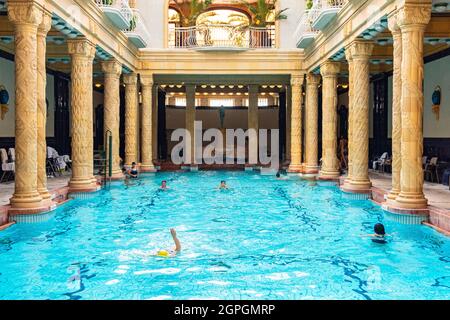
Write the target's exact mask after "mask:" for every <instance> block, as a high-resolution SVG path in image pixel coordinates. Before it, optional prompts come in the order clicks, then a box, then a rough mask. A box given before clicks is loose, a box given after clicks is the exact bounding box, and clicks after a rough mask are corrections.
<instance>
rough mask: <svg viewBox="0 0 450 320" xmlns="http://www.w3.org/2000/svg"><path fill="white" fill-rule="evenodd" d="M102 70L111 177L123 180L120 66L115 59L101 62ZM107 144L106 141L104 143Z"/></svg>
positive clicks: (105, 126) (105, 125)
mask: <svg viewBox="0 0 450 320" xmlns="http://www.w3.org/2000/svg"><path fill="white" fill-rule="evenodd" d="M102 70H103V73H104V77H105V92H104V100H105V102H104V108H105V111H104V116H105V120H104V134H105V137H106V134H107V132H108V131H109V132H111V134H112V177H113V179H121V178H123V174H122V170H121V169H120V156H119V148H120V136H119V126H120V91H119V90H120V75H121V74H122V65H121V64H120V63H119V62H118V61H117V60H115V59H111V60H108V61H103V62H102ZM105 143H107V141H105Z"/></svg>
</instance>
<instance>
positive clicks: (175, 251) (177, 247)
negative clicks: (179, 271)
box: [156, 228, 181, 258]
mask: <svg viewBox="0 0 450 320" xmlns="http://www.w3.org/2000/svg"><path fill="white" fill-rule="evenodd" d="M170 234H171V235H172V239H173V242H174V243H175V248H174V249H170V250H158V252H157V253H156V256H158V257H167V258H170V257H175V256H176V255H177V254H178V253H180V252H181V242H180V240H179V239H178V237H177V232H176V230H175V229H173V228H172V229H170Z"/></svg>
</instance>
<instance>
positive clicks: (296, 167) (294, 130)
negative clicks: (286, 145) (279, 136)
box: [288, 75, 303, 173]
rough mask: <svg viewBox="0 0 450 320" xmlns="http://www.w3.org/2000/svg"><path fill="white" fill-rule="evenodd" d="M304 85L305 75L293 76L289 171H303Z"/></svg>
mask: <svg viewBox="0 0 450 320" xmlns="http://www.w3.org/2000/svg"><path fill="white" fill-rule="evenodd" d="M302 85H303V75H292V76H291V90H292V91H291V97H292V98H291V99H292V104H291V108H292V109H291V163H290V164H289V168H288V172H292V173H301V172H302V171H303V165H302V142H303V137H302Z"/></svg>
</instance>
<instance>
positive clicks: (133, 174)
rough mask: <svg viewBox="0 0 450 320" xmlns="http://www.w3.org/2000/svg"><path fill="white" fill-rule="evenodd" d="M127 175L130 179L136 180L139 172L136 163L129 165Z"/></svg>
mask: <svg viewBox="0 0 450 320" xmlns="http://www.w3.org/2000/svg"><path fill="white" fill-rule="evenodd" d="M128 175H129V176H130V178H133V179H137V178H138V175H139V171H138V169H137V166H136V162H133V163H132V164H131V169H130V170H129V171H128Z"/></svg>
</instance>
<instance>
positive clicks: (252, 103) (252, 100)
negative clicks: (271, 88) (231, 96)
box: [246, 84, 259, 168]
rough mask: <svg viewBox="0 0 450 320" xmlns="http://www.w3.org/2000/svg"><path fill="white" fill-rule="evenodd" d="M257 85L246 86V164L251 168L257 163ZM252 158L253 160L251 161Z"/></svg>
mask: <svg viewBox="0 0 450 320" xmlns="http://www.w3.org/2000/svg"><path fill="white" fill-rule="evenodd" d="M258 96H259V85H255V84H251V85H249V86H248V109H247V128H248V132H249V138H248V163H247V164H246V166H247V167H248V168H252V167H253V166H254V165H256V164H257V163H253V162H257V161H258V159H259V157H258V141H259V106H258ZM252 160H254V161H252Z"/></svg>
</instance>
